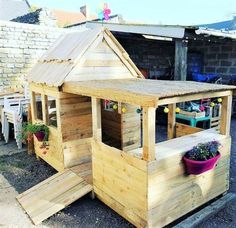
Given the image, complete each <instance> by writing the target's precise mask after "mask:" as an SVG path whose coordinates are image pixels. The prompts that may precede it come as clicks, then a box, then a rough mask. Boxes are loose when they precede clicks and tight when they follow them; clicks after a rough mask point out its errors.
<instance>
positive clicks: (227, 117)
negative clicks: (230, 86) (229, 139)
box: [220, 93, 232, 136]
mask: <svg viewBox="0 0 236 228" xmlns="http://www.w3.org/2000/svg"><path fill="white" fill-rule="evenodd" d="M231 108H232V93H231V95H230V96H226V97H223V98H222V107H221V118H220V133H221V134H223V135H227V136H229V135H230V121H231Z"/></svg>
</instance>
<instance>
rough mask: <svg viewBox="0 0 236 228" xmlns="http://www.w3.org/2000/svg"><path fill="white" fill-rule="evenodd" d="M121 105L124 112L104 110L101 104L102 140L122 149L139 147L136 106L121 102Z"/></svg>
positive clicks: (138, 125) (139, 124)
mask: <svg viewBox="0 0 236 228" xmlns="http://www.w3.org/2000/svg"><path fill="white" fill-rule="evenodd" d="M121 107H125V108H126V112H124V113H122V112H121V114H120V113H119V112H118V111H106V110H104V107H103V105H102V141H103V142H104V143H105V144H107V145H110V146H113V147H115V148H118V149H122V150H123V151H129V150H133V149H136V148H139V147H140V145H141V139H140V138H141V128H140V127H141V118H140V114H137V113H136V110H137V108H138V107H135V106H133V105H129V104H123V103H122V104H121ZM121 107H120V109H121Z"/></svg>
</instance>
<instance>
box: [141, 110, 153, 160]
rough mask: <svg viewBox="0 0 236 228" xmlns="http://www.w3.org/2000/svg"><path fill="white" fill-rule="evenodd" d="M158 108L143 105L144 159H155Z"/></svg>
mask: <svg viewBox="0 0 236 228" xmlns="http://www.w3.org/2000/svg"><path fill="white" fill-rule="evenodd" d="M155 126H156V109H155V108H152V107H143V159H144V160H146V161H153V160H155V159H156V156H155Z"/></svg>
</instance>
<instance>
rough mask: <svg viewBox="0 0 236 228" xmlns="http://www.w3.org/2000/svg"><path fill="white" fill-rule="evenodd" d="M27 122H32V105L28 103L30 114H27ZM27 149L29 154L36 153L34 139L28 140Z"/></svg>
mask: <svg viewBox="0 0 236 228" xmlns="http://www.w3.org/2000/svg"><path fill="white" fill-rule="evenodd" d="M27 122H28V123H32V111H31V105H30V104H29V105H28V115H27ZM27 151H28V154H29V155H31V154H33V153H34V140H33V138H32V140H29V141H27Z"/></svg>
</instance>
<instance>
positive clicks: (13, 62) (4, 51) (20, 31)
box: [0, 21, 65, 91]
mask: <svg viewBox="0 0 236 228" xmlns="http://www.w3.org/2000/svg"><path fill="white" fill-rule="evenodd" d="M63 32H65V30H64V29H60V28H52V27H46V26H39V25H29V24H21V23H16V22H6V21H0V91H2V90H4V89H7V88H9V87H11V88H17V87H20V86H21V85H22V84H23V83H24V82H25V79H26V75H27V73H28V72H29V70H30V69H31V68H32V66H33V65H34V64H35V63H36V61H37V60H38V58H39V57H40V56H41V55H42V54H43V53H44V52H45V51H46V50H47V49H48V48H49V47H50V46H51V45H52V44H53V42H54V41H55V40H56V39H57V38H58V37H59V36H60V35H61V34H62V33H63Z"/></svg>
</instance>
